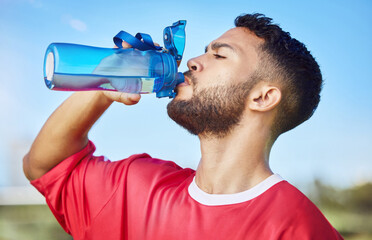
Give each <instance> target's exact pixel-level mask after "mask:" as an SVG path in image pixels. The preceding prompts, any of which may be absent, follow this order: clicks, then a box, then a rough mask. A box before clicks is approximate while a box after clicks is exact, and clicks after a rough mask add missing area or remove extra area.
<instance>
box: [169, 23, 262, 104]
mask: <svg viewBox="0 0 372 240" xmlns="http://www.w3.org/2000/svg"><path fill="white" fill-rule="evenodd" d="M247 35H248V36H249V37H247ZM261 43H263V40H262V39H259V38H257V37H256V36H255V35H254V34H253V33H250V32H249V31H248V30H246V29H244V28H233V29H231V30H229V31H227V32H226V33H224V34H223V35H222V36H221V37H219V38H218V39H216V40H214V41H212V42H211V43H210V44H209V45H208V46H207V47H206V49H205V53H204V54H203V55H200V56H198V57H195V58H192V59H190V60H189V61H188V62H187V66H188V68H189V69H190V70H191V71H192V72H193V75H194V77H195V78H197V79H198V86H197V87H198V89H200V90H201V89H203V88H206V87H211V86H215V85H221V84H226V83H228V82H230V83H234V82H241V81H245V80H246V79H247V78H248V77H249V76H250V74H252V73H253V72H254V70H255V69H256V68H257V62H258V55H257V52H256V48H257V47H258V46H259V44H261ZM193 68H195V69H196V70H193ZM186 81H187V82H188V83H189V84H190V85H192V83H190V81H189V80H188V79H186ZM177 90H178V94H177V97H176V99H189V98H190V97H191V96H192V92H193V91H192V86H186V85H185V84H182V85H179V87H178V89H177Z"/></svg>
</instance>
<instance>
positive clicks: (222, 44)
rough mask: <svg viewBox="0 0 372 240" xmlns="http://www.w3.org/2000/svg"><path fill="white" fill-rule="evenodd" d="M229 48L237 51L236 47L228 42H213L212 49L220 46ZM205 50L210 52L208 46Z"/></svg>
mask: <svg viewBox="0 0 372 240" xmlns="http://www.w3.org/2000/svg"><path fill="white" fill-rule="evenodd" d="M223 47H224V48H229V49H230V50H232V51H233V52H236V51H235V48H233V47H232V46H231V45H229V44H227V43H219V42H214V43H212V44H211V49H212V50H217V49H219V48H223ZM205 52H208V46H206V47H205Z"/></svg>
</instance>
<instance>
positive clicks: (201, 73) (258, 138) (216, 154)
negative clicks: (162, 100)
mask: <svg viewBox="0 0 372 240" xmlns="http://www.w3.org/2000/svg"><path fill="white" fill-rule="evenodd" d="M262 43H263V40H262V39H260V38H258V37H256V36H255V35H254V34H252V33H251V32H250V31H248V30H246V29H244V28H233V29H231V30H229V31H227V32H226V33H224V34H223V35H222V36H221V37H219V38H218V39H216V40H214V41H212V42H211V43H210V44H209V45H208V47H207V48H206V52H205V54H203V55H201V56H199V57H196V58H193V59H191V60H189V61H188V63H187V65H188V68H189V70H190V71H191V72H192V75H193V77H194V78H196V80H197V84H196V86H195V90H194V88H193V86H192V85H193V83H192V82H191V81H190V79H187V78H186V82H187V83H189V84H190V85H187V84H183V85H180V86H179V87H178V89H177V90H178V95H177V97H176V98H175V100H187V99H190V98H191V97H192V95H193V94H194V91H196V92H197V91H198V90H201V89H204V88H207V89H208V88H209V87H211V86H216V85H225V84H231V83H238V82H242V81H246V80H247V79H249V77H250V76H251V75H252V74H253V73H254V71H255V70H256V69H257V68H258V61H259V58H258V52H257V51H258V47H259V46H260V44H262ZM280 98H281V93H280V90H279V88H278V87H277V86H274V85H272V84H270V83H267V82H260V83H258V84H257V85H256V86H255V87H254V88H253V89H252V91H251V94H250V95H249V96H248V98H247V104H246V109H245V111H244V115H243V118H242V121H241V123H240V124H239V125H238V126H236V127H235V128H234V129H233V131H232V132H231V133H230V134H229V135H227V136H226V137H224V138H210V137H208V138H206V137H203V136H199V139H200V143H201V153H202V158H201V161H200V163H199V166H198V168H197V172H196V183H197V185H198V186H199V187H200V188H201V189H202V190H204V191H205V192H208V193H217V194H221V193H225V194H226V193H236V192H241V191H244V190H247V189H249V188H251V187H253V186H254V185H256V184H258V183H259V182H261V181H263V180H264V179H265V178H267V177H269V176H270V175H271V174H272V171H271V170H270V167H269V154H270V150H271V147H272V144H273V141H272V138H271V132H270V126H271V124H272V121H273V117H274V115H275V111H276V109H275V107H276V106H277V104H278V103H279V101H280ZM226 101H228V99H226Z"/></svg>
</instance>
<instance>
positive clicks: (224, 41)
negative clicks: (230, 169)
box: [168, 28, 263, 137]
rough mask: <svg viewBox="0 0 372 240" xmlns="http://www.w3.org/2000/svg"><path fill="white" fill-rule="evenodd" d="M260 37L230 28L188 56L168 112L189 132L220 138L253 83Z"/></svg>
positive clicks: (231, 124) (241, 107)
mask: <svg viewBox="0 0 372 240" xmlns="http://www.w3.org/2000/svg"><path fill="white" fill-rule="evenodd" d="M262 41H263V40H261V39H259V38H258V37H256V36H255V35H254V34H252V33H250V32H249V31H248V30H246V29H244V28H233V29H231V30H229V31H227V32H226V33H225V34H223V35H222V36H221V37H219V38H218V39H216V40H214V41H213V42H212V43H210V44H209V45H208V47H207V48H206V52H205V54H203V55H201V56H199V57H196V58H193V59H190V60H189V61H188V63H187V65H188V68H189V71H187V72H186V73H185V83H182V84H180V85H178V87H177V88H176V91H177V96H176V97H175V99H174V100H172V101H171V102H170V103H169V104H168V114H169V116H170V117H171V118H172V119H173V120H174V121H176V122H177V123H178V124H180V125H181V126H183V127H185V128H186V129H187V130H189V131H190V132H191V133H193V134H197V135H200V134H201V135H214V136H218V137H223V136H224V135H226V134H227V133H228V132H229V131H230V130H231V129H232V128H233V127H234V126H235V125H237V124H238V123H239V121H240V119H241V116H242V113H243V111H244V109H245V103H246V99H247V96H248V95H249V91H250V89H251V88H252V87H253V85H254V84H255V83H256V81H255V77H254V73H255V71H256V70H257V67H258V55H257V48H258V46H259V45H260V44H261V43H262Z"/></svg>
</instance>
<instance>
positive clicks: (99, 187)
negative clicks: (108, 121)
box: [31, 142, 149, 239]
mask: <svg viewBox="0 0 372 240" xmlns="http://www.w3.org/2000/svg"><path fill="white" fill-rule="evenodd" d="M94 151H95V146H94V144H93V143H92V142H89V143H88V145H87V146H86V147H85V148H84V149H82V150H81V151H80V152H78V153H76V154H74V155H72V156H70V157H68V158H67V159H65V160H63V161H62V162H61V163H59V164H58V165H57V166H55V167H54V168H53V169H51V170H50V171H49V172H47V173H46V174H44V175H43V176H42V177H40V178H39V179H36V180H34V181H32V182H31V184H32V185H33V186H34V187H36V188H37V189H38V190H39V192H40V193H41V194H43V195H44V196H45V198H46V202H47V204H48V205H49V207H50V209H51V211H52V212H53V214H54V216H55V217H56V218H57V220H58V222H59V223H60V224H61V226H62V227H63V229H64V230H65V231H66V232H68V233H69V234H71V235H73V236H74V238H76V239H81V238H83V236H84V234H85V230H86V229H87V227H89V225H90V223H91V222H92V220H93V219H94V218H95V216H97V215H98V214H99V212H100V211H101V210H102V209H103V208H104V206H105V204H106V203H107V202H109V201H110V198H111V197H112V196H113V195H114V194H115V192H116V190H117V189H118V187H119V186H120V183H123V181H125V180H126V178H127V170H128V166H129V165H130V163H131V162H132V161H133V160H134V159H136V158H140V157H149V156H148V155H147V154H143V155H133V156H131V157H130V158H128V159H124V160H121V161H115V162H110V161H108V160H106V161H105V158H104V157H103V156H101V157H95V156H93V153H94ZM122 186H123V185H122Z"/></svg>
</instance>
